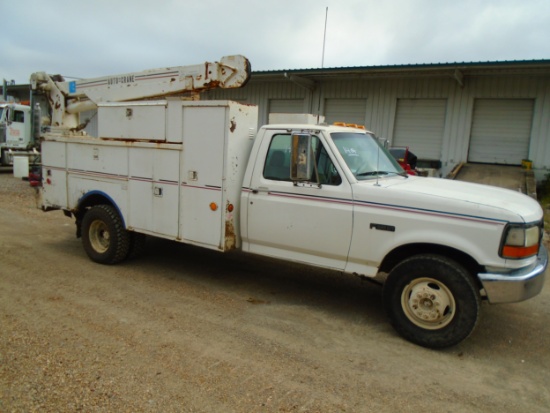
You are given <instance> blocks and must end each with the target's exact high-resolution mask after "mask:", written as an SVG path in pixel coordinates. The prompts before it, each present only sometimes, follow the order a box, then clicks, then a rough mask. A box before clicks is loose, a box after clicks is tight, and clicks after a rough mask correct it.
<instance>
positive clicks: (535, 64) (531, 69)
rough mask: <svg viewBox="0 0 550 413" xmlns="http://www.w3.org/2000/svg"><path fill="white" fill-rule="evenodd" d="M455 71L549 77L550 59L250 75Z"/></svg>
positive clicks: (311, 70) (255, 73) (429, 73)
mask: <svg viewBox="0 0 550 413" xmlns="http://www.w3.org/2000/svg"><path fill="white" fill-rule="evenodd" d="M455 71H459V72H461V73H462V75H466V74H467V75H482V74H485V75H490V74H542V75H550V59H540V60H504V61H492V62H491V61H489V62H454V63H418V64H403V65H380V66H349V67H330V68H310V69H281V70H260V71H254V70H253V71H252V77H253V78H257V79H258V78H268V77H278V76H279V75H291V74H292V75H302V76H303V75H309V76H319V77H326V76H335V75H357V76H361V77H363V76H366V77H371V76H373V77H374V76H391V75H407V74H410V75H412V74H414V75H422V74H424V75H430V76H433V75H437V74H441V75H445V76H448V75H449V74H454V73H455Z"/></svg>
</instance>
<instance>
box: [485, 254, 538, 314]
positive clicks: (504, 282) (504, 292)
mask: <svg viewBox="0 0 550 413" xmlns="http://www.w3.org/2000/svg"><path fill="white" fill-rule="evenodd" d="M547 266H548V252H547V251H546V248H544V246H542V245H541V247H540V250H539V255H538V256H537V260H536V261H535V263H534V264H532V265H530V266H529V267H525V268H520V269H517V270H514V271H512V272H510V273H507V274H496V273H481V274H478V275H477V276H478V278H479V280H480V281H481V284H482V285H483V288H484V290H485V292H486V293H487V299H488V300H489V302H490V303H491V304H497V303H514V302H517V301H523V300H527V299H529V298H531V297H534V296H535V295H537V294H538V293H540V292H541V290H542V287H543V285H544V278H545V273H546V267H547Z"/></svg>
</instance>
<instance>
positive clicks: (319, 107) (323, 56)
mask: <svg viewBox="0 0 550 413" xmlns="http://www.w3.org/2000/svg"><path fill="white" fill-rule="evenodd" d="M327 20H328V6H327V8H326V11H325V31H324V33H323V54H322V57H321V69H322V68H323V67H325V45H326V41H327ZM321 89H322V84H321V85H320V86H319V102H318V103H317V124H319V118H320V116H321Z"/></svg>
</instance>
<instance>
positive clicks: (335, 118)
mask: <svg viewBox="0 0 550 413" xmlns="http://www.w3.org/2000/svg"><path fill="white" fill-rule="evenodd" d="M366 111H367V100H366V99H326V100H325V121H326V122H327V123H328V124H331V123H334V122H346V123H356V124H358V125H365V113H366Z"/></svg>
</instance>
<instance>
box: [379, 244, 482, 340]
mask: <svg viewBox="0 0 550 413" xmlns="http://www.w3.org/2000/svg"><path fill="white" fill-rule="evenodd" d="M480 301H481V299H480V296H479V292H478V290H477V288H476V287H475V285H474V282H473V280H472V277H471V276H470V274H469V273H468V272H467V271H466V270H465V269H464V267H462V266H461V265H460V264H458V263H457V262H455V261H453V260H451V259H449V258H446V257H443V256H439V255H430V254H425V255H417V256H414V257H411V258H408V259H406V260H405V261H403V262H401V263H400V264H398V265H397V266H396V267H395V268H394V269H393V270H392V271H391V272H390V274H389V275H388V278H387V280H386V282H385V284H384V306H385V308H386V312H387V313H388V316H389V318H390V322H391V324H392V325H393V327H394V328H395V330H396V331H397V332H398V333H399V334H400V335H401V336H403V337H404V338H406V339H407V340H409V341H411V342H413V343H415V344H418V345H421V346H424V347H429V348H444V347H450V346H453V345H455V344H458V343H459V342H461V341H462V340H464V339H466V338H467V337H468V336H469V335H470V334H471V333H472V331H473V330H474V328H475V326H476V324H477V321H478V318H479V308H480Z"/></svg>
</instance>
